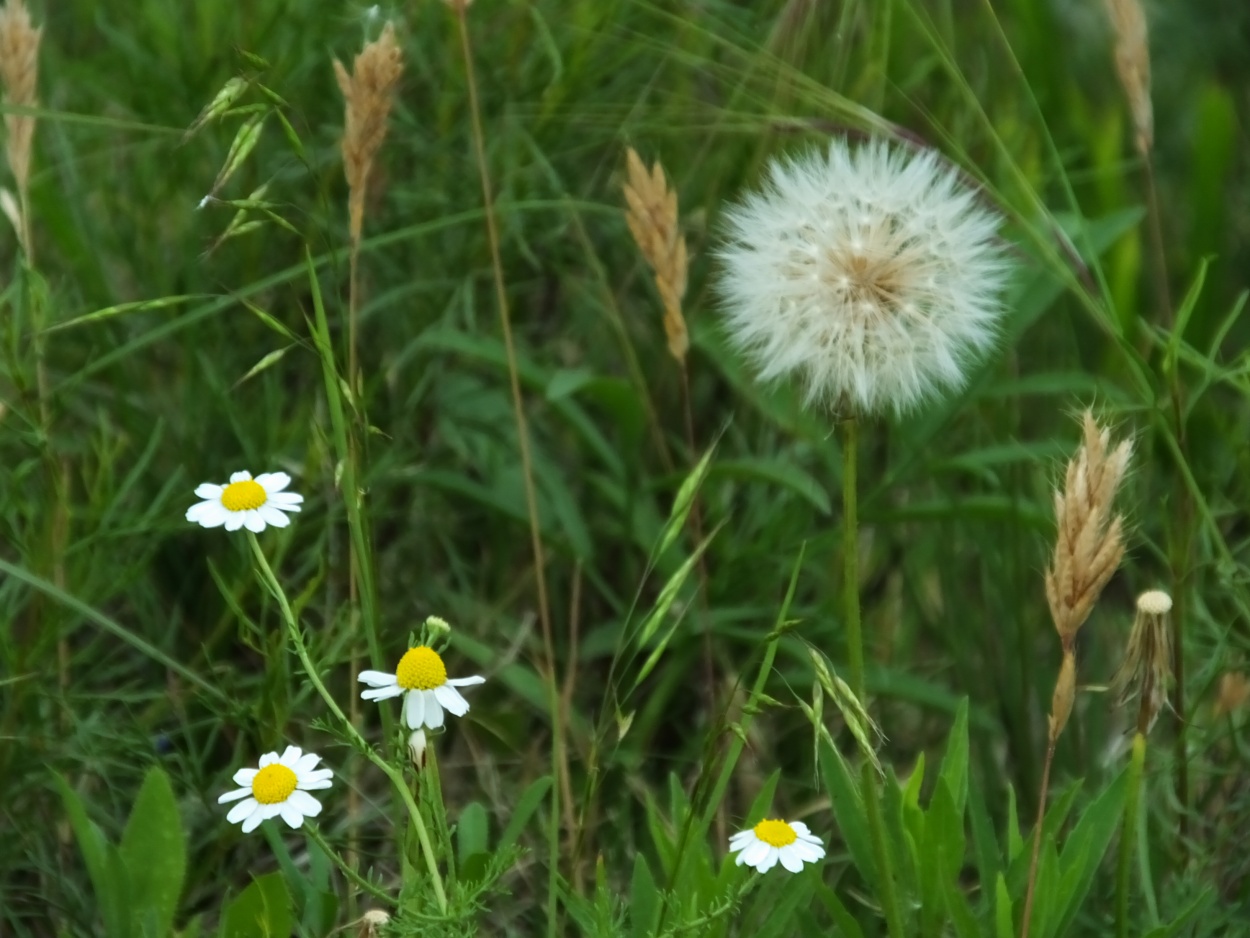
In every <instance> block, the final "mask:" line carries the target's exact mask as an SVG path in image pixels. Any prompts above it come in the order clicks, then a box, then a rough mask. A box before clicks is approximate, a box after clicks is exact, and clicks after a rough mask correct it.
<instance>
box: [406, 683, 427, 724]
mask: <svg viewBox="0 0 1250 938" xmlns="http://www.w3.org/2000/svg"><path fill="white" fill-rule="evenodd" d="M424 719H425V697H424V696H423V695H422V693H421V691H419V690H414V691H409V692H408V696H407V698H406V699H405V700H404V724H405V725H406V726H407V727H408V729H410V730H419V729H421V727H422V725H423V723H422V721H423V720H424Z"/></svg>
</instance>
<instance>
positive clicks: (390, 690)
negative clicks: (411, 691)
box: [360, 684, 404, 700]
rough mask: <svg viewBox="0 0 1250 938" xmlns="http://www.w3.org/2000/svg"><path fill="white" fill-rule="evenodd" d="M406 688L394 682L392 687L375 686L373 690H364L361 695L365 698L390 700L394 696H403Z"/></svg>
mask: <svg viewBox="0 0 1250 938" xmlns="http://www.w3.org/2000/svg"><path fill="white" fill-rule="evenodd" d="M403 695H404V689H403V688H402V687H400V686H399V685H398V684H392V685H391V686H390V687H375V688H373V689H372V690H362V691H361V692H360V696H361V697H362V698H364V699H365V700H390V699H391V698H392V697H402V696H403Z"/></svg>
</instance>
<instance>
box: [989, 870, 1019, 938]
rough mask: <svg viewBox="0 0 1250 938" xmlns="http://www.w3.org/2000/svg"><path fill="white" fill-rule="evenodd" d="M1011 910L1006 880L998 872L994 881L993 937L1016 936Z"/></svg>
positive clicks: (1009, 937)
mask: <svg viewBox="0 0 1250 938" xmlns="http://www.w3.org/2000/svg"><path fill="white" fill-rule="evenodd" d="M1011 912H1012V910H1011V894H1010V893H1009V892H1008V891H1007V880H1006V879H1005V878H1004V877H1003V874H1002V873H999V874H998V877H997V879H995V881H994V934H995V938H1016V927H1015V924H1014V923H1013V921H1012V915H1011Z"/></svg>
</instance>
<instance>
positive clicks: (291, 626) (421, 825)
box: [247, 531, 447, 913]
mask: <svg viewBox="0 0 1250 938" xmlns="http://www.w3.org/2000/svg"><path fill="white" fill-rule="evenodd" d="M247 539H248V543H250V544H251V545H252V554H253V555H254V556H255V557H256V563H257V570H258V571H259V573H260V578H261V581H262V582H263V583H264V584H265V586H266V587H267V588H268V590H269V591H270V592H271V593H272V594H273V596H274V598H275V599H276V600H277V601H278V607H279V608H280V609H281V610H282V618H283V619H284V620H285V621H286V627H287V633H288V634H289V635H290V637H291V645H292V646H293V647H294V649H295V655H296V657H298V658H299V660H300V664H302V665H303V666H304V673H305V674H307V675H308V680H309V682H310V683H311V684H312V686H313V688H314V689H315V690H316V691H317V693H318V694H320V695H321V699H322V700H324V701H325V703H326V706H327V707H329V708H330V712H331V713H333V714H334V716H335V718H336V719H337V720H338V721H339V723H341V724H342V725H343V729H344V732H345V733H346V735H347V736H348V738H349V739H351V741H352V742H353V743H354V744H355V746H356V748H357V749H358V750H360V752H361V753H363V754H364V756H365V758H366V759H368V760H369V761H370V762H372V763H373V764H374V765H375V766H377V767H378V768H379V769H381V770H382V772H383V773H385V774H386V777H387V778H389V779H390V780H391V784H392V785H394V786H395V790H396V791H397V792H399V797H400V798H401V799H402V800H403V802H404V805H405V807H407V809H408V816H409V817H410V818H411V819H412V826H413V828H414V829H415V830H416V832H417V840H419V841H420V842H421V852H422V853H423V854H425V864H426V866H427V867H428V868H429V870H430V882H431V883H432V884H433V886H434V895H435V898H436V899H437V900H438V908H439V911H440V912H443V913H446V912H447V893H446V892H445V891H444V889H443V877H442V875H441V874H440V873H439V872H438V859H437V858H436V857H435V855H434V847H433V845H432V844H431V843H430V835H429V833H428V832H427V831H426V829H425V821H424V820H423V819H422V817H421V809H420V808H418V807H417V803H416V801H414V800H413V797H412V792H411V791H410V790H409V788H408V782H407V780H406V779H405V778H404V775H403V773H402V772H400V771H399V770H398V769H396V768H395V767H394V766H393V765H391V764H390V763H389V762H387V761H386V760H385V759H383V758H382V757H381V756H379V755H378V754H377V753H376V752H375V751H374V749H373V747H372V746H370V745H369V743H368V742H367V741H366V740H365V738H364V737H363V736H361V735H360V731H359V730H358V729H356V727H355V726H353V725H352V721H351V720H349V719H348V718H347V715H346V714H345V713H344V712H343V708H342V707H340V706H339V704H338V701H337V700H335V699H334V697H333V696H332V695H331V694H330V692H329V691H328V690H327V689H326V686H325V684H324V683H323V682H322V680H321V676H320V675H319V674H318V673H317V669H316V667H314V665H313V663H312V658H310V657H309V655H308V646H307V645H305V644H304V636H303V635H301V634H300V630H299V622H298V621H296V618H295V613H294V612H293V611H292V610H291V604H290V602H289V601H288V600H287V598H286V593H285V592H284V591H283V589H282V585H281V584H280V583H279V582H278V578H277V576H275V575H274V572H273V568H272V567H270V566H269V561H268V560H266V559H265V552H264V551H262V550H261V549H260V541H258V540H257V539H256V535H255V534H253V533H252V532H251V531H249V532H248V533H247Z"/></svg>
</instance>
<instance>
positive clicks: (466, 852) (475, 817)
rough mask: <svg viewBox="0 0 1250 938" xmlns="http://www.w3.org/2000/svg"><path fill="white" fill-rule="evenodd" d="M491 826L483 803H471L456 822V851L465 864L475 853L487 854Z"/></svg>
mask: <svg viewBox="0 0 1250 938" xmlns="http://www.w3.org/2000/svg"><path fill="white" fill-rule="evenodd" d="M488 828H489V824H488V822H487V819H486V809H485V808H484V807H482V804H481V802H478V801H471V802H469V803H468V804H467V805H465V808H464V810H463V811H461V812H460V818H459V820H457V821H456V849H457V851H458V854H459V856H460V861H461V862H462V863H463V862H464V861H465V860H467V859H468V858H469V857H471V856H473V854H475V853H485V852H486V836H487V830H488Z"/></svg>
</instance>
